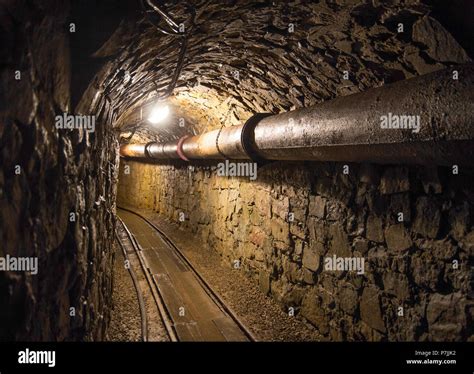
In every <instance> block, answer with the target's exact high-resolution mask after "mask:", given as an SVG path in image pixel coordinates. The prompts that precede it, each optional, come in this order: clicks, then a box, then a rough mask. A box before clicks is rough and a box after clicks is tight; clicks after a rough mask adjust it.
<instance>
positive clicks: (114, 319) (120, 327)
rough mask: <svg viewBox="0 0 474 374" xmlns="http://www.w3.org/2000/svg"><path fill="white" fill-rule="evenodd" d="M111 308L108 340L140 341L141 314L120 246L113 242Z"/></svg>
mask: <svg viewBox="0 0 474 374" xmlns="http://www.w3.org/2000/svg"><path fill="white" fill-rule="evenodd" d="M114 248H115V256H116V257H115V265H114V288H113V295H112V299H113V303H114V305H113V309H112V316H111V320H110V324H109V328H108V332H107V333H108V341H115V342H117V341H121V342H123V341H127V342H136V341H141V316H140V308H139V305H138V298H137V293H136V291H135V287H134V286H133V282H132V278H131V276H130V274H129V272H128V270H127V269H126V268H125V265H124V261H125V259H124V257H123V253H122V250H121V249H120V246H119V245H118V244H117V243H114Z"/></svg>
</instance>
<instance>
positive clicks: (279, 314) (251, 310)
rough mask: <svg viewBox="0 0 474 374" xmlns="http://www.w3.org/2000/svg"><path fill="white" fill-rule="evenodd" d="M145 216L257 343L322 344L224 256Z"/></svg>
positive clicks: (311, 330)
mask: <svg viewBox="0 0 474 374" xmlns="http://www.w3.org/2000/svg"><path fill="white" fill-rule="evenodd" d="M142 214H143V215H145V216H147V218H149V219H151V220H152V221H153V222H154V223H155V224H157V226H159V227H160V228H161V229H162V230H163V231H165V232H166V234H167V235H168V236H169V237H170V238H171V239H172V240H173V242H174V243H175V244H176V245H177V246H178V248H180V250H181V251H183V253H184V254H185V255H186V257H187V258H188V260H190V262H191V263H192V264H193V265H194V266H195V267H196V268H197V270H198V271H199V272H200V274H201V276H202V277H203V278H204V279H205V280H206V281H207V282H208V283H209V284H210V285H211V287H212V288H214V290H215V291H217V292H218V293H219V294H220V296H221V297H222V298H223V299H224V301H225V302H226V303H227V304H228V305H229V306H230V307H231V308H232V310H233V311H234V312H235V313H236V314H237V315H238V316H239V318H240V319H241V320H242V322H244V324H245V325H246V326H247V327H248V328H249V329H250V330H251V331H252V333H253V334H254V335H255V336H256V337H257V339H258V340H262V341H321V340H322V337H321V336H320V334H319V333H318V332H317V330H316V329H315V328H314V327H313V326H311V325H310V324H309V323H307V322H306V321H303V320H302V319H300V318H298V317H297V316H296V317H295V316H293V317H290V316H289V315H288V314H287V313H285V312H284V311H283V310H282V308H281V307H280V306H279V305H278V304H277V303H276V302H275V301H274V300H273V299H271V298H270V297H267V296H265V295H264V294H263V293H262V292H261V291H260V290H259V288H258V285H257V284H256V282H255V281H253V280H252V279H250V278H248V277H247V276H245V275H244V274H242V272H241V271H239V270H235V269H233V268H232V267H231V266H229V265H228V264H224V263H223V261H222V258H221V256H220V255H219V254H218V253H217V252H216V251H214V250H213V249H212V248H209V247H208V246H205V245H204V244H202V243H200V241H199V240H197V239H196V238H194V237H192V236H189V235H188V234H185V233H184V232H183V231H181V230H179V229H178V228H177V226H174V225H172V224H169V223H168V222H165V221H164V220H163V219H162V218H160V216H159V215H157V214H153V213H151V212H147V213H142Z"/></svg>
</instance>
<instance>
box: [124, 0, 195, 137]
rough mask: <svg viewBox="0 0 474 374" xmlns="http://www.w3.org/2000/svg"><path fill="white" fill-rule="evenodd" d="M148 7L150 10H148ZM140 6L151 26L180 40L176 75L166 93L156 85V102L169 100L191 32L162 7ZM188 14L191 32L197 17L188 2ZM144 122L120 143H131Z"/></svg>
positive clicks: (142, 4)
mask: <svg viewBox="0 0 474 374" xmlns="http://www.w3.org/2000/svg"><path fill="white" fill-rule="evenodd" d="M145 2H146V5H148V7H149V8H147V6H146V5H145ZM140 5H141V7H142V11H143V14H144V15H145V19H146V20H147V21H148V23H149V24H150V25H152V26H153V27H154V28H155V29H156V30H158V31H159V32H160V33H162V34H165V35H170V36H175V37H177V38H179V39H180V40H179V43H180V51H179V55H178V60H177V62H176V68H175V70H174V73H173V75H172V77H171V80H170V83H169V84H168V86H167V87H166V89H165V90H164V92H162V93H160V89H159V87H158V85H157V84H156V82H154V84H155V87H156V88H155V91H156V98H155V99H156V100H158V101H162V100H165V99H167V98H168V97H170V96H171V94H172V93H173V91H174V89H175V87H176V84H177V82H178V79H179V76H180V74H181V70H182V69H183V66H184V59H185V56H186V50H187V46H188V38H189V36H190V32H188V29H187V28H185V29H184V30H183V32H182V31H181V24H178V22H177V21H175V20H174V19H173V17H171V16H170V15H169V14H168V13H167V12H166V11H165V10H164V9H163V8H162V7H161V6H160V5H158V4H155V3H154V2H153V1H152V0H140ZM185 6H186V8H187V11H188V14H189V25H190V26H189V30H192V28H193V27H194V19H195V17H196V12H195V9H194V7H192V6H191V5H189V4H188V3H187V2H186V4H185ZM150 8H151V9H150ZM151 15H155V16H157V17H158V22H155V21H154V20H153V18H152V17H151ZM161 20H164V21H165V24H166V27H162V26H160V25H159V21H161ZM143 122H144V120H143V119H142V118H141V119H140V120H139V121H138V122H137V123H136V124H135V125H133V126H130V127H129V131H131V134H130V135H129V136H127V137H122V138H121V139H120V143H122V141H124V142H130V140H131V139H132V137H133V136H134V135H135V133H136V131H137V130H138V128H139V127H140V126H141V125H142V123H143Z"/></svg>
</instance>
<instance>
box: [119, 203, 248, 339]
mask: <svg viewBox="0 0 474 374" xmlns="http://www.w3.org/2000/svg"><path fill="white" fill-rule="evenodd" d="M118 208H120V209H122V210H125V211H127V212H130V213H132V214H135V215H136V216H138V217H140V218H141V219H143V220H144V221H145V222H146V223H148V224H149V225H150V226H151V227H152V228H154V229H155V230H156V231H157V232H158V233H159V234H160V236H161V237H162V238H163V240H164V241H165V242H166V243H167V244H168V245H169V246H170V247H171V248H172V249H173V250H174V251H175V252H176V254H177V255H178V256H179V257H180V258H181V259H182V260H183V261H184V262H185V263H186V265H187V266H189V268H190V269H191V270H192V271H193V273H194V274H195V275H196V276H197V278H198V280H199V282H200V283H201V286H203V289H204V291H206V293H207V294H208V295H209V296H210V297H211V298H212V299H213V300H214V302H216V304H217V305H218V306H220V307H221V308H222V309H223V310H224V311H225V312H226V313H227V314H228V315H229V316H230V317H231V318H232V319H233V320H234V322H235V323H236V324H237V325H238V326H239V328H240V329H241V330H242V332H243V333H244V334H245V335H246V336H247V338H248V339H249V340H250V341H252V342H256V341H257V338H256V337H255V335H254V334H253V333H252V332H251V331H250V330H249V329H248V328H247V327H246V326H245V324H244V323H243V322H242V321H241V320H240V318H239V317H238V315H237V314H236V313H235V312H234V311H233V309H232V308H231V307H229V306H228V305H227V303H226V302H225V301H224V299H223V298H222V297H221V296H220V295H219V293H218V292H217V291H216V290H215V289H214V288H213V287H212V286H211V285H210V284H209V282H207V281H206V279H205V278H204V277H203V276H202V275H201V274H200V273H199V271H198V270H197V269H196V267H195V266H194V265H193V264H192V263H191V261H190V260H189V259H188V258H187V256H186V255H185V254H184V253H183V252H182V251H181V250H180V249H179V248H178V246H176V244H174V242H173V240H172V239H171V238H170V237H169V236H168V235H167V234H166V233H165V232H164V231H163V230H161V229H160V228H159V227H158V226H156V225H155V224H154V223H153V222H152V221H150V220H149V219H148V218H146V217H145V216H143V215H142V214H140V213H138V212H135V211H133V210H131V209H128V208H124V207H118Z"/></svg>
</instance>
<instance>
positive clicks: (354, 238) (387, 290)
mask: <svg viewBox="0 0 474 374" xmlns="http://www.w3.org/2000/svg"><path fill="white" fill-rule="evenodd" d="M429 10H430V9H429V7H428V6H427V5H424V4H422V3H420V2H418V1H410V2H408V3H407V2H403V4H402V2H399V1H391V2H390V3H387V2H362V1H361V2H357V1H352V2H351V1H347V2H342V1H319V2H304V1H298V2H294V3H279V2H274V3H265V2H243V1H240V2H235V3H233V4H232V5H231V4H219V5H217V4H216V5H213V4H208V5H206V7H205V9H200V10H198V11H197V16H196V24H197V27H196V29H195V30H194V32H193V34H192V40H195V41H196V42H195V43H192V47H191V49H190V52H189V54H188V56H190V57H189V62H188V63H187V64H186V65H185V68H184V70H183V77H184V78H183V80H182V81H181V85H178V88H177V91H176V95H175V97H173V98H172V99H171V100H172V102H175V103H176V102H177V103H178V105H179V106H180V107H181V108H185V110H187V113H188V115H190V116H192V117H193V118H194V123H196V125H195V126H193V128H190V129H189V131H190V132H192V131H193V130H196V129H197V130H198V131H203V130H206V129H209V128H216V126H229V125H232V124H237V123H241V122H242V121H243V120H245V119H246V118H247V117H248V116H249V115H250V114H251V113H254V112H267V111H268V112H274V113H275V112H279V111H281V110H289V109H291V108H293V107H301V106H307V105H310V104H314V103H317V102H319V101H322V100H327V99H331V98H333V97H336V96H339V95H346V94H350V93H355V92H359V91H362V90H365V89H369V88H371V87H376V86H379V85H382V84H385V83H390V82H392V81H396V80H400V79H406V78H409V77H411V76H415V75H419V74H424V73H427V72H430V71H433V70H437V69H440V68H443V67H445V66H451V65H453V64H456V63H462V62H465V61H468V60H469V58H468V56H467V55H466V53H465V52H464V50H463V49H462V48H461V47H460V46H459V45H458V43H457V42H456V40H454V38H453V37H452V36H451V35H450V33H449V32H447V31H446V30H445V29H444V27H443V26H442V25H441V24H440V23H439V22H438V21H437V20H436V19H434V18H432V17H430V15H429ZM290 24H292V25H293V26H294V30H293V32H290V28H289V25H290ZM400 24H402V26H403V27H402V29H400ZM400 30H403V31H401V32H399V31H400ZM153 35H156V32H155V34H153V31H149V33H143V38H142V39H141V41H140V42H139V43H136V44H134V46H133V49H134V50H135V51H136V52H137V51H138V52H140V51H141V54H142V55H143V54H144V53H145V51H146V53H147V56H150V55H153V51H156V53H157V55H158V56H159V52H158V51H159V50H160V48H162V47H163V45H165V46H166V45H168V44H166V43H171V41H170V40H168V39H166V38H164V39H161V40H160V39H156V38H154V37H153ZM163 43H164V44H163ZM168 48H169V47H168ZM165 50H167V49H165ZM175 53H176V52H175ZM138 55H140V53H135V54H134V55H132V56H131V55H130V54H128V52H123V56H122V57H121V59H122V60H123V61H125V62H127V63H128V65H125V68H127V67H130V70H129V71H128V73H129V74H130V76H131V77H132V78H131V80H132V81H133V79H134V78H133V77H134V75H136V77H142V78H143V79H141V80H140V84H139V86H137V89H139V90H140V92H146V87H147V85H152V83H153V81H156V82H158V84H159V83H160V82H161V81H162V80H164V79H166V77H168V74H162V75H160V74H158V73H155V72H154V71H156V70H158V72H160V71H161V72H166V71H168V70H169V69H170V67H171V66H172V65H171V64H172V62H170V61H174V60H173V59H172V58H171V57H172V55H170V56H167V55H166V56H163V57H162V58H160V57H158V60H153V61H154V62H155V63H156V64H158V65H157V67H156V66H155V67H154V68H153V69H151V68H149V67H148V65H149V64H151V63H153V61H151V60H149V59H148V60H146V61H143V60H140V59H139V58H137V57H133V56H138ZM236 71H237V72H239V74H235V72H236ZM345 71H347V72H348V79H344V72H345ZM145 72H147V74H145ZM110 88H113V89H114V90H115V92H120V90H122V89H123V90H126V86H125V85H123V84H122V83H121V82H120V80H117V79H115V80H113V81H112V82H111V83H110ZM130 89H132V88H130ZM181 131H182V130H181ZM166 132H167V130H166V129H165V130H163V131H161V132H160V131H157V135H156V138H158V139H160V138H161V139H163V136H162V135H163V134H166ZM143 133H145V134H146V135H143V136H142V138H143V139H153V136H150V133H153V131H151V130H150V129H147V130H146V131H145V130H144V132H143ZM139 135H140V134H139ZM178 135H179V134H178ZM164 138H166V136H165V137H164ZM134 141H137V137H135V138H134ZM138 141H140V139H139V140H138ZM127 165H128V166H130V172H131V173H130V174H124V170H125V169H122V172H121V175H120V185H119V201H120V203H121V204H124V205H131V206H136V207H140V208H147V209H154V210H155V211H157V212H159V213H161V214H163V215H164V216H166V217H168V218H170V219H171V220H173V221H175V222H177V223H179V224H180V225H181V226H182V227H183V229H185V230H188V231H191V232H193V233H194V234H195V235H197V236H198V237H200V238H201V239H202V240H203V241H204V242H205V243H207V244H209V245H212V246H213V247H214V248H215V249H216V250H217V251H219V252H220V253H222V255H223V258H224V259H225V260H226V261H228V262H229V266H233V265H234V261H235V260H238V261H240V263H241V265H242V266H241V268H242V269H243V271H246V272H247V273H248V274H249V275H250V276H252V277H254V278H255V280H256V281H257V282H259V284H260V286H261V289H262V291H263V292H265V293H268V294H269V295H271V296H272V297H274V298H275V299H276V300H278V301H279V302H280V303H281V304H282V306H284V307H285V308H289V307H293V308H295V310H296V311H297V313H299V314H300V315H301V316H303V317H304V318H306V319H307V320H309V321H310V322H311V323H313V324H314V325H315V326H316V327H317V328H318V329H319V330H320V331H321V333H322V334H323V335H325V336H327V337H328V338H329V339H333V340H342V339H349V340H360V339H362V340H387V339H388V340H465V339H471V340H472V339H473V330H472V319H473V310H474V309H473V304H472V257H473V252H472V251H473V243H474V232H473V219H472V214H473V208H472V206H473V205H472V203H473V196H474V195H473V192H474V191H473V188H472V186H471V185H470V182H469V180H470V178H472V170H465V169H462V170H461V171H460V173H459V174H454V175H453V174H452V170H451V169H450V168H422V167H410V168H408V167H405V166H374V165H349V174H348V175H344V174H343V165H342V164H334V163H326V164H318V163H272V164H270V165H266V166H265V167H263V168H262V169H260V170H259V174H258V179H257V180H256V181H254V182H253V181H248V180H246V179H242V178H241V179H234V180H228V179H226V178H222V177H217V176H216V172H215V170H207V169H206V168H205V167H200V166H196V167H194V168H191V169H188V168H187V167H185V166H182V165H181V164H175V165H170V166H165V165H160V164H144V163H138V162H127ZM181 213H183V214H184V222H181V221H180V217H182V215H181ZM289 213H293V214H294V221H293V222H289V220H288V214H289ZM399 213H403V221H402V222H399V221H398V217H399V216H398V214H399ZM334 254H335V255H337V256H338V257H347V256H356V257H363V258H365V260H366V269H365V270H366V271H365V274H363V275H357V274H354V273H353V272H331V271H325V270H324V266H323V265H324V258H325V257H327V256H332V255H334ZM453 260H457V261H458V262H457V268H456V263H455V262H453ZM400 307H401V308H403V309H399V308H400ZM400 314H403V316H402V315H400Z"/></svg>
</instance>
